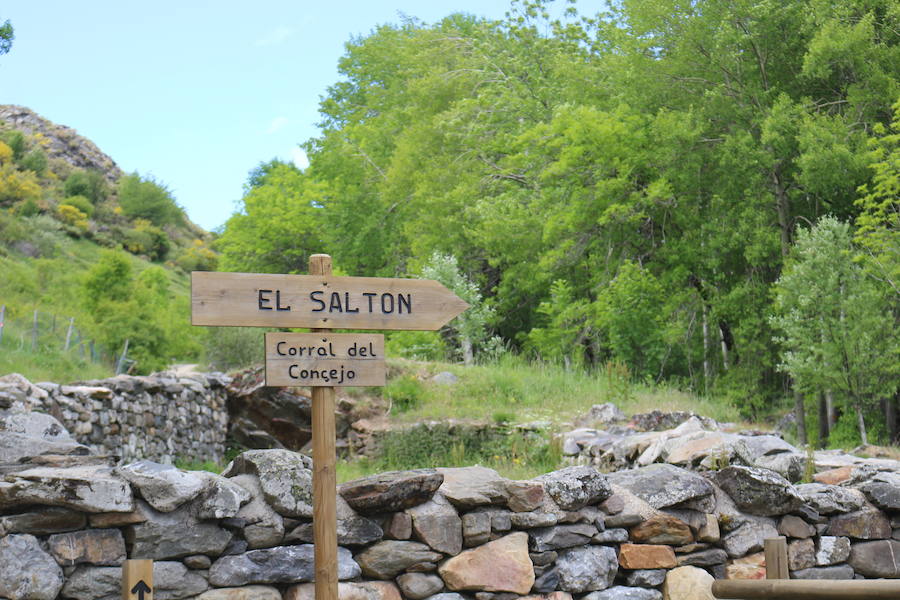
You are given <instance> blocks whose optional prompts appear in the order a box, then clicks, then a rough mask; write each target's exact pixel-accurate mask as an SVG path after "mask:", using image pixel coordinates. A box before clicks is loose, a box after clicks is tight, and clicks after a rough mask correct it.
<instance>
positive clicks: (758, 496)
mask: <svg viewBox="0 0 900 600" xmlns="http://www.w3.org/2000/svg"><path fill="white" fill-rule="evenodd" d="M716 483H717V484H718V485H719V487H721V488H722V489H723V490H725V492H726V493H727V494H728V495H729V496H731V499H732V500H734V503H735V504H737V506H738V508H740V509H741V510H743V511H744V512H747V513H750V514H752V515H759V516H763V517H769V516H775V515H784V514H787V513H791V512H794V511H796V510H798V509H800V507H802V506H803V498H801V497H800V494H798V493H797V490H796V488H794V486H793V485H791V482H790V481H788V480H787V479H785V478H784V477H782V476H781V475H778V474H777V473H774V472H772V471H768V470H765V469H758V468H755V467H726V468H724V469H722V470H721V471H719V472H718V473H716Z"/></svg>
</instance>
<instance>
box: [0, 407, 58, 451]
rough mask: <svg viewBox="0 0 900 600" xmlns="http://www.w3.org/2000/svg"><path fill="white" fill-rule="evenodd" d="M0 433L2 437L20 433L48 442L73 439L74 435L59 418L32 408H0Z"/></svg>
mask: <svg viewBox="0 0 900 600" xmlns="http://www.w3.org/2000/svg"><path fill="white" fill-rule="evenodd" d="M0 434H2V436H0V437H4V436H7V435H9V434H19V435H24V436H26V437H30V438H35V439H41V440H45V441H48V442H68V441H72V436H71V435H70V434H69V432H68V431H67V430H66V428H65V427H64V426H63V424H62V423H60V422H59V421H58V420H57V419H55V418H54V417H52V416H51V415H48V414H45V413H41V412H32V411H30V410H0ZM3 462H7V461H3ZM9 462H17V461H9Z"/></svg>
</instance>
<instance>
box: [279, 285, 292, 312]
mask: <svg viewBox="0 0 900 600" xmlns="http://www.w3.org/2000/svg"><path fill="white" fill-rule="evenodd" d="M275 310H291V307H290V306H282V305H281V290H275Z"/></svg>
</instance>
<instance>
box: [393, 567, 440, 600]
mask: <svg viewBox="0 0 900 600" xmlns="http://www.w3.org/2000/svg"><path fill="white" fill-rule="evenodd" d="M397 587H399V588H400V591H401V592H402V593H403V597H404V598H409V599H410V600H423V599H424V598H427V597H428V596H433V595H434V594H437V593H438V592H440V591H441V590H442V589H444V581H443V580H442V579H441V578H440V577H438V576H437V575H428V574H425V573H404V574H403V575H400V576H399V577H397Z"/></svg>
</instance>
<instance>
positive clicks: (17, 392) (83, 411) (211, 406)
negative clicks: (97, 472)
mask: <svg viewBox="0 0 900 600" xmlns="http://www.w3.org/2000/svg"><path fill="white" fill-rule="evenodd" d="M229 381H230V380H229V379H228V378H227V377H226V376H224V375H222V374H217V373H211V374H201V373H195V374H191V375H188V376H176V375H174V374H167V373H160V374H156V375H152V376H146V377H133V376H127V375H120V376H117V377H112V378H109V379H103V380H98V381H88V382H85V383H83V384H79V385H59V384H56V383H34V384H32V383H31V382H29V381H28V380H27V379H25V378H24V377H21V376H19V375H7V376H4V377H0V409H10V408H12V407H14V406H18V407H19V410H29V411H35V412H42V413H46V414H48V415H51V416H53V417H54V418H55V419H56V420H58V421H59V422H60V423H61V424H62V426H63V427H64V428H65V429H66V430H67V431H68V432H70V434H71V440H70V442H77V443H78V444H81V445H82V446H83V447H85V448H84V449H78V448H74V447H73V448H70V449H69V450H68V451H66V452H62V451H60V452H58V453H66V454H67V453H70V452H74V453H78V452H88V451H90V452H91V453H94V454H101V455H109V456H111V457H114V458H117V459H121V460H124V461H126V462H130V461H134V460H138V459H142V458H149V459H152V460H155V461H158V462H163V463H173V462H174V461H175V460H177V459H187V460H192V461H207V460H209V461H213V462H217V463H221V461H222V458H223V456H224V454H225V439H226V431H227V428H228V411H227V408H226V399H227V390H226V385H227V384H228V382H229ZM29 451H30V450H28V449H25V448H20V449H17V448H16V447H15V446H13V447H12V448H8V449H6V450H5V451H4V450H3V449H2V448H0V462H3V461H6V462H10V461H11V462H16V461H17V460H18V459H19V458H21V456H16V455H17V454H22V453H24V454H27V453H28V452H29ZM24 454H23V455H24Z"/></svg>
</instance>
